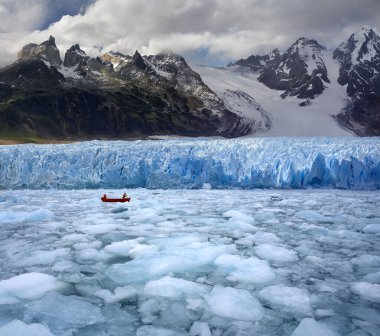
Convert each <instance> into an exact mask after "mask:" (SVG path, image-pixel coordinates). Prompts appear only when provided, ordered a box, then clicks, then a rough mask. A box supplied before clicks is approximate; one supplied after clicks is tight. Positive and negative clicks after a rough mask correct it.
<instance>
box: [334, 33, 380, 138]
mask: <svg viewBox="0 0 380 336" xmlns="http://www.w3.org/2000/svg"><path fill="white" fill-rule="evenodd" d="M334 59H336V60H337V61H338V62H339V63H340V65H341V67H340V72H339V78H338V82H339V83H340V84H341V85H347V93H348V95H349V96H350V102H349V104H347V106H346V108H345V109H344V111H343V112H342V113H341V114H340V115H339V116H338V120H339V121H340V122H341V123H342V124H343V125H345V126H346V127H347V128H349V129H352V130H353V131H355V132H356V133H357V134H359V135H380V36H378V35H377V34H376V33H375V32H374V31H373V30H372V29H367V28H363V29H362V30H361V31H360V32H358V33H355V34H352V35H351V36H350V37H349V39H348V40H347V41H345V42H343V43H342V44H341V45H340V46H339V47H338V48H337V49H335V51H334Z"/></svg>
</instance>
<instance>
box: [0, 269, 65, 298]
mask: <svg viewBox="0 0 380 336" xmlns="http://www.w3.org/2000/svg"><path fill="white" fill-rule="evenodd" d="M65 287H66V285H65V284H64V283H63V282H61V281H58V280H57V279H56V278H55V277H53V276H51V275H48V274H43V273H34V272H32V273H25V274H21V275H18V276H15V277H13V278H10V279H8V280H2V281H0V304H11V303H17V302H20V301H21V300H34V299H38V298H41V297H42V296H43V295H44V294H45V293H47V292H49V291H54V290H57V291H59V290H63V289H64V288H65Z"/></svg>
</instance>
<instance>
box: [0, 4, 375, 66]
mask: <svg viewBox="0 0 380 336" xmlns="http://www.w3.org/2000/svg"><path fill="white" fill-rule="evenodd" d="M80 1H83V3H86V4H88V3H89V1H91V0H70V1H68V2H71V3H72V6H74V5H75V6H77V7H78V8H79V6H78V4H79V3H80ZM24 2H25V1H22V0H0V22H1V18H3V17H4V13H6V12H7V11H8V12H9V9H10V8H16V7H17V6H16V7H12V6H10V5H9V4H10V3H18V4H20V3H24ZM29 2H30V3H31V4H33V6H31V10H34V11H35V12H36V15H35V18H33V20H32V18H30V15H29V9H28V11H27V12H26V11H24V12H22V11H20V10H18V9H17V8H18V7H17V8H16V9H17V10H14V14H13V20H16V17H19V21H18V22H17V24H16V23H15V24H14V27H12V24H11V23H9V24H8V25H7V24H5V23H1V24H0V60H1V61H0V62H2V63H4V60H7V61H8V60H9V59H10V58H11V56H12V57H13V58H15V56H16V53H17V51H15V49H19V48H20V47H21V46H22V44H24V43H27V42H41V41H43V40H44V39H46V38H47V37H48V36H49V35H53V36H55V37H56V40H57V43H58V46H59V47H60V48H61V53H62V54H63V53H64V51H65V49H67V48H69V47H70V46H71V45H72V44H74V43H79V44H80V45H81V47H82V48H83V49H84V50H85V51H86V52H88V53H89V54H91V55H95V54H97V53H98V50H99V47H103V51H107V50H118V51H121V52H124V53H128V54H131V53H133V52H134V50H136V49H137V50H139V51H142V52H143V53H145V54H150V53H156V52H158V51H160V50H162V49H172V50H173V51H176V52H179V53H190V52H191V51H193V50H196V49H202V50H207V51H208V55H207V56H208V57H211V58H212V57H214V58H218V59H223V60H224V59H226V60H227V59H237V58H241V57H247V56H249V55H250V54H252V53H262V52H268V51H270V50H272V49H273V48H275V47H279V48H282V49H284V48H287V47H289V46H290V44H291V43H293V42H294V41H295V40H296V39H297V38H299V37H301V36H306V37H311V38H315V39H317V40H318V41H319V42H320V43H322V44H327V45H328V46H331V47H335V46H337V45H338V44H339V43H340V42H342V41H343V40H345V39H346V38H347V37H348V36H349V35H350V34H351V33H352V32H354V31H356V30H358V29H360V27H361V26H363V25H369V26H375V25H376V24H377V23H378V22H380V2H379V1H378V0H350V2H349V3H348V2H347V1H346V0H335V1H334V2H332V1H330V0H319V1H314V0H302V1H300V0H288V1H279V0H265V1H263V0H229V1H225V0H207V1H206V0H160V1H156V0H97V1H96V2H95V3H94V4H92V5H91V6H90V7H88V8H87V10H86V12H85V13H82V14H78V15H75V16H68V15H67V16H63V17H62V18H61V19H60V20H59V21H58V22H56V23H53V24H51V25H50V27H48V28H47V29H46V30H44V31H35V32H32V33H31V31H32V30H33V29H35V27H36V26H38V22H37V21H38V20H42V19H43V17H44V15H45V16H46V15H47V14H46V13H45V12H44V10H43V9H41V6H40V5H41V4H43V3H48V4H50V5H52V4H53V3H54V1H53V0H29ZM24 7H25V6H24ZM57 8H58V7H57ZM57 10H58V9H57ZM50 15H51V13H50ZM3 26H4V28H3ZM6 27H8V30H5V28H6ZM20 32H22V33H20ZM62 56H63V55H62Z"/></svg>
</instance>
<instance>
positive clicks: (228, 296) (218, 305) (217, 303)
mask: <svg viewBox="0 0 380 336" xmlns="http://www.w3.org/2000/svg"><path fill="white" fill-rule="evenodd" d="M205 299H206V302H207V304H208V306H209V310H210V312H211V313H213V314H215V315H218V316H222V317H227V318H231V319H236V320H241V321H258V320H260V319H262V318H263V315H264V312H263V307H262V305H261V304H260V302H259V301H258V300H257V299H256V298H255V297H253V296H252V294H250V292H249V291H246V290H243V289H235V288H232V287H220V286H216V287H214V288H213V289H212V291H211V292H210V293H209V294H207V295H206V297H205Z"/></svg>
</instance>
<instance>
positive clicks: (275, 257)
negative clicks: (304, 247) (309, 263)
mask: <svg viewBox="0 0 380 336" xmlns="http://www.w3.org/2000/svg"><path fill="white" fill-rule="evenodd" d="M253 250H254V252H255V254H256V255H257V256H259V257H260V258H262V259H265V260H269V261H278V262H291V261H296V260H298V256H297V253H296V252H295V251H293V250H289V249H287V248H285V247H281V246H279V245H271V244H261V245H257V246H255V247H254V248H253Z"/></svg>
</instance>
